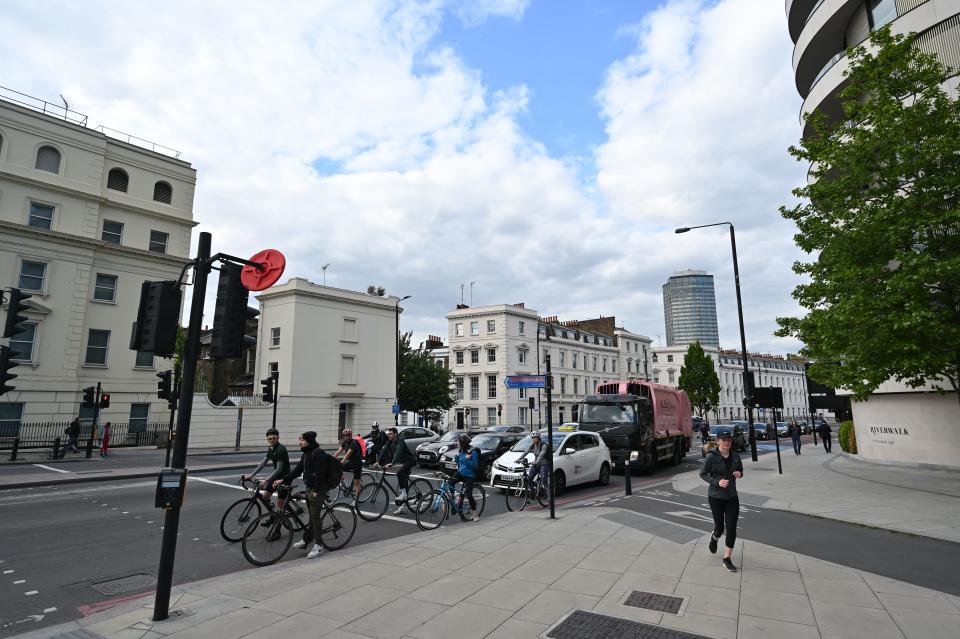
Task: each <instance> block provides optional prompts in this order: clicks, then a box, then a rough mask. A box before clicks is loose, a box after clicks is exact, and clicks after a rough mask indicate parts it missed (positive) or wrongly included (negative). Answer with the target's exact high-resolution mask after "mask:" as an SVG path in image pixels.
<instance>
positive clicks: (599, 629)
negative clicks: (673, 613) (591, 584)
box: [547, 610, 710, 639]
mask: <svg viewBox="0 0 960 639" xmlns="http://www.w3.org/2000/svg"><path fill="white" fill-rule="evenodd" d="M547 636H548V637H550V639H594V638H595V637H603V638H604V639H710V638H709V637H705V636H704V635H694V634H691V633H689V632H684V631H682V630H673V629H671V628H661V627H660V626H654V625H653V624H649V623H640V622H639V621H630V620H629V619H619V618H617V617H608V616H607V615H599V614H597V613H595V612H586V611H584V610H574V611H573V612H572V613H570V615H568V616H567V618H566V619H564V620H563V621H561V622H560V623H558V624H557V625H556V626H554V627H553V628H552V629H551V630H550V631H549V632H548V633H547Z"/></svg>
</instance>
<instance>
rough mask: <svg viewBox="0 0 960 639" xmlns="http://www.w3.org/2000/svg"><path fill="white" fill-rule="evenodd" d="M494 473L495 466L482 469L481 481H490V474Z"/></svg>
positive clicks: (490, 465)
mask: <svg viewBox="0 0 960 639" xmlns="http://www.w3.org/2000/svg"><path fill="white" fill-rule="evenodd" d="M491 472H493V464H487V465H486V466H484V467H483V468H481V469H480V479H482V480H483V481H485V482H488V481H490V473H491Z"/></svg>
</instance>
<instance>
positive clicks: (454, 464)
mask: <svg viewBox="0 0 960 639" xmlns="http://www.w3.org/2000/svg"><path fill="white" fill-rule="evenodd" d="M444 466H446V467H447V468H449V469H451V470H456V468H457V463H456V462H454V463H452V464H451V463H449V462H448V463H446V464H444Z"/></svg>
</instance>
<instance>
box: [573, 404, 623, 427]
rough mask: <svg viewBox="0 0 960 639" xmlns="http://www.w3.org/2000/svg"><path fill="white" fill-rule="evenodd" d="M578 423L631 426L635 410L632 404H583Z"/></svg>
mask: <svg viewBox="0 0 960 639" xmlns="http://www.w3.org/2000/svg"><path fill="white" fill-rule="evenodd" d="M579 421H580V423H581V424H589V423H594V424H633V423H635V422H636V410H635V409H634V407H633V405H632V404H583V405H581V406H580V420H579Z"/></svg>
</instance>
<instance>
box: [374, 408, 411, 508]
mask: <svg viewBox="0 0 960 639" xmlns="http://www.w3.org/2000/svg"><path fill="white" fill-rule="evenodd" d="M416 463H417V459H416V457H414V456H413V453H411V452H410V448H408V447H407V445H406V444H405V443H403V440H402V439H401V438H400V435H399V431H397V429H396V427H395V426H391V427H390V428H388V429H387V444H386V446H384V447H383V449H382V450H381V451H380V454H379V455H378V456H377V465H378V466H382V467H383V469H384V470H386V469H388V468H390V467H392V466H400V470H398V471H397V490H399V491H400V494H399V495H397V498H396V499H395V500H394V503H395V504H397V509H396V510H394V511H393V514H394V515H399V514H400V513H402V512H403V511H404V510H408V509H407V487H408V486H409V485H410V470H411V469H412V468H413V466H414V464H416Z"/></svg>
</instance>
